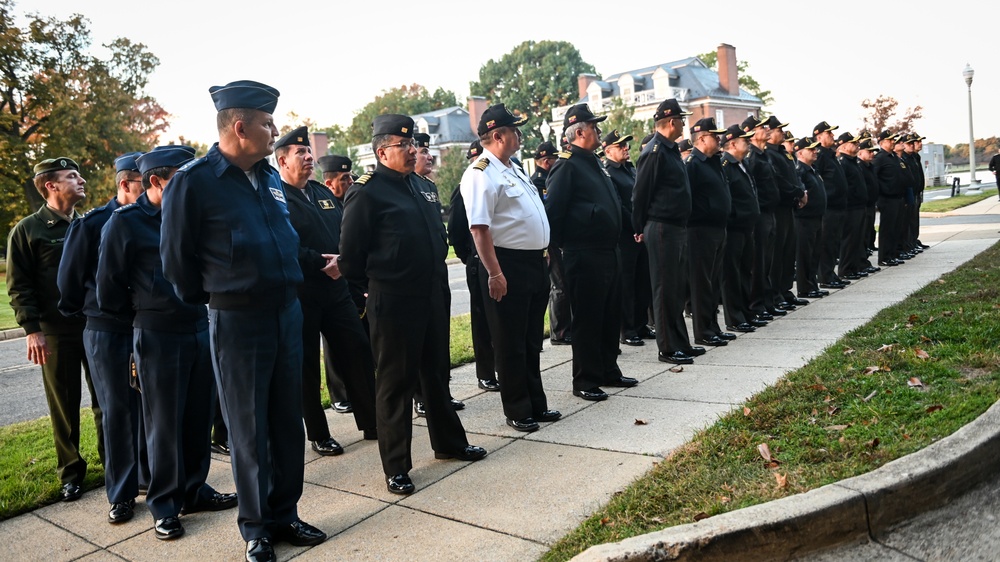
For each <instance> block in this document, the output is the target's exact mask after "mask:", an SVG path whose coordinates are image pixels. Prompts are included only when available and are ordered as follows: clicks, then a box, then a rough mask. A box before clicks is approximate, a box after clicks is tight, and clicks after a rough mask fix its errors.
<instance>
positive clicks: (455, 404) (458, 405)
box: [449, 398, 465, 412]
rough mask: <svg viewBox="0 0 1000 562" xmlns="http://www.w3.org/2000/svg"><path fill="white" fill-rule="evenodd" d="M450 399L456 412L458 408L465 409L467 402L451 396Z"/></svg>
mask: <svg viewBox="0 0 1000 562" xmlns="http://www.w3.org/2000/svg"><path fill="white" fill-rule="evenodd" d="M449 400H451V407H452V408H454V409H455V411H456V412H457V411H458V410H464V409H465V402H462V401H461V400H455V399H454V398H449Z"/></svg>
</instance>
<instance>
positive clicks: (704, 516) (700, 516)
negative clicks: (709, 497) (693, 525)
mask: <svg viewBox="0 0 1000 562" xmlns="http://www.w3.org/2000/svg"><path fill="white" fill-rule="evenodd" d="M702 519H708V514H707V513H705V512H704V511H702V512H701V513H699V514H698V515H695V516H694V520H695V521H701V520H702Z"/></svg>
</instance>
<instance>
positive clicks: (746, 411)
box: [743, 406, 750, 416]
mask: <svg viewBox="0 0 1000 562" xmlns="http://www.w3.org/2000/svg"><path fill="white" fill-rule="evenodd" d="M743 415H744V416H749V415H750V408H748V407H746V406H743Z"/></svg>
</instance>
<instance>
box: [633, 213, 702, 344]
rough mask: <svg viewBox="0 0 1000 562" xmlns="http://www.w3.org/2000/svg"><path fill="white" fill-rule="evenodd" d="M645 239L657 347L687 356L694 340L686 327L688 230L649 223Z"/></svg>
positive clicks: (669, 225) (658, 223) (644, 235)
mask: <svg viewBox="0 0 1000 562" xmlns="http://www.w3.org/2000/svg"><path fill="white" fill-rule="evenodd" d="M643 239H644V242H645V244H646V248H647V249H648V251H649V281H650V285H651V286H652V291H653V321H654V322H655V323H656V347H657V348H658V349H659V351H660V353H663V354H670V353H674V352H676V351H682V352H686V351H687V350H689V349H691V339H690V337H689V336H688V331H687V325H686V324H685V323H684V301H685V300H686V295H685V293H686V289H685V288H686V287H687V277H688V266H687V244H688V231H687V227H684V226H677V225H673V224H668V223H665V222H658V221H649V222H647V223H646V227H645V228H644V229H643Z"/></svg>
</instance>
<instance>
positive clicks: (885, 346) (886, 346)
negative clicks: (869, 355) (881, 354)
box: [875, 343, 896, 351]
mask: <svg viewBox="0 0 1000 562" xmlns="http://www.w3.org/2000/svg"><path fill="white" fill-rule="evenodd" d="M894 347H896V344H894V343H886V344H883V345H882V347H880V348H878V349H876V350H875V351H889V350H891V349H892V348H894Z"/></svg>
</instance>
